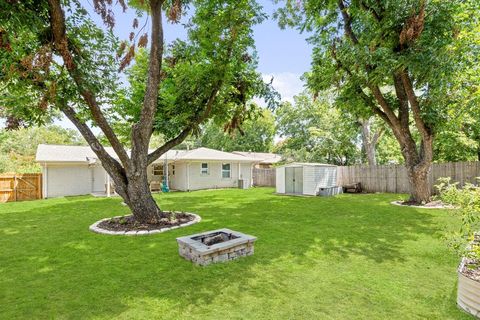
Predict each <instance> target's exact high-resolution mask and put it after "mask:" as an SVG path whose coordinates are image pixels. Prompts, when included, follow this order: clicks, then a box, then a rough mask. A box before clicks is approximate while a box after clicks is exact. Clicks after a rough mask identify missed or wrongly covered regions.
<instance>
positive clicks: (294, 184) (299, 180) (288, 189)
mask: <svg viewBox="0 0 480 320" xmlns="http://www.w3.org/2000/svg"><path fill="white" fill-rule="evenodd" d="M285 193H292V194H302V193H303V168H302V167H287V168H285Z"/></svg>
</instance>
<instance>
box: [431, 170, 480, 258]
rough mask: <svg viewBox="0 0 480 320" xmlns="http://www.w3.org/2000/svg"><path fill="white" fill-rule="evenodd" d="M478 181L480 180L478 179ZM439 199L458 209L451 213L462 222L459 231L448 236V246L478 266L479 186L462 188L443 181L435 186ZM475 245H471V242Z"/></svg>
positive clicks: (468, 184) (479, 249)
mask: <svg viewBox="0 0 480 320" xmlns="http://www.w3.org/2000/svg"><path fill="white" fill-rule="evenodd" d="M479 180H480V178H479ZM437 188H438V190H439V192H440V199H442V200H443V201H444V202H445V203H449V204H451V205H453V206H456V207H458V209H457V210H454V211H453V212H454V213H455V214H457V215H458V216H459V217H460V218H461V221H462V224H461V227H460V229H459V230H457V231H455V232H452V234H451V235H450V240H451V242H450V244H451V245H452V246H453V248H454V249H455V250H457V252H459V254H461V255H462V256H466V257H469V258H471V259H475V260H476V261H477V264H478V265H480V246H479V245H478V243H479V235H478V232H479V230H480V186H478V185H474V184H471V183H467V184H466V185H465V186H463V187H462V188H460V187H459V185H458V183H452V182H451V181H450V178H445V179H443V180H442V181H441V182H440V184H439V185H438V186H437ZM474 240H475V241H476V244H472V242H473V241H474Z"/></svg>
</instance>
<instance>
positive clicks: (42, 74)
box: [0, 0, 265, 223]
mask: <svg viewBox="0 0 480 320" xmlns="http://www.w3.org/2000/svg"><path fill="white" fill-rule="evenodd" d="M132 3H134V4H135V5H136V8H137V12H138V13H139V14H140V13H142V14H143V15H145V14H146V15H147V19H146V20H145V22H144V23H143V22H142V23H139V19H140V17H139V18H136V19H135V20H134V21H133V22H132V28H134V30H133V31H132V33H131V35H130V39H129V40H128V41H123V42H119V41H117V39H116V38H115V37H114V36H113V33H112V32H111V30H112V28H113V27H114V25H115V16H114V14H113V12H114V10H113V9H112V6H114V5H115V4H113V2H112V1H109V0H94V1H93V5H94V8H95V11H96V12H97V13H98V14H99V15H100V16H101V18H102V20H103V21H104V23H105V25H106V26H107V28H106V30H105V27H103V28H101V27H99V26H97V25H96V24H95V23H93V22H92V20H91V19H90V18H89V14H88V12H87V10H86V9H85V8H83V7H82V4H81V3H80V2H78V1H76V0H66V1H60V0H48V1H47V0H28V1H17V0H11V1H2V2H0V35H1V37H0V66H1V71H0V72H1V78H0V81H1V82H2V83H1V85H2V86H1V88H2V92H1V95H2V96H8V97H9V99H6V100H3V101H1V103H0V104H1V105H3V106H5V108H8V111H9V113H10V112H13V113H15V112H17V113H18V114H19V115H20V116H22V117H28V118H29V119H30V118H32V117H34V116H35V115H41V114H44V113H46V112H48V111H49V110H50V109H55V108H57V109H59V110H60V111H61V112H62V113H63V114H65V115H66V116H67V117H68V119H70V120H71V121H72V122H73V123H74V125H75V126H76V127H77V128H78V130H79V131H80V133H81V134H82V136H83V137H84V138H85V140H86V141H87V142H88V144H89V145H90V146H91V147H92V149H93V151H94V152H95V153H96V155H97V156H98V158H99V159H100V161H101V162H102V165H103V167H104V168H105V169H106V171H107V172H108V174H109V175H110V176H111V177H112V179H113V181H114V182H115V188H116V191H117V192H118V193H119V194H120V196H122V198H123V199H124V201H125V203H126V204H127V205H128V206H129V208H130V209H131V211H132V213H133V215H134V216H135V218H136V219H137V220H138V221H141V222H143V223H155V222H157V221H158V220H159V219H160V218H162V217H163V212H162V211H161V210H160V208H159V207H158V206H157V204H156V202H155V201H154V199H153V198H152V196H151V193H150V190H149V186H148V182H147V166H148V165H149V164H151V163H152V162H153V161H155V160H156V159H158V158H159V157H160V156H161V155H162V154H163V153H165V152H166V151H167V150H169V149H171V148H172V147H174V146H176V145H178V144H179V143H181V142H182V141H183V140H184V139H185V138H186V137H187V136H188V135H190V134H192V133H195V132H197V131H198V128H199V125H200V124H201V123H203V122H204V121H206V120H207V119H209V118H212V117H219V118H222V119H224V120H226V119H227V118H229V119H230V124H231V125H232V126H235V124H237V123H239V122H241V119H242V115H243V114H244V113H245V112H244V111H243V110H244V109H245V108H247V104H246V102H247V101H248V100H249V99H251V98H252V97H253V95H254V94H256V93H262V92H264V89H265V87H264V85H263V82H261V77H260V75H259V74H257V73H256V72H255V66H256V60H255V58H254V57H255V54H254V43H253V40H252V30H251V28H252V26H253V25H254V24H256V23H258V22H260V21H261V20H262V19H263V15H262V13H261V7H259V5H258V4H257V3H256V2H255V1H254V0H235V1H234V0H224V1H220V0H194V1H180V0H150V1H146V0H145V1H140V0H139V1H132ZM116 4H117V5H119V6H121V7H122V8H123V9H124V10H126V9H127V6H126V3H125V1H122V0H121V1H118V2H117V3H116ZM190 6H192V7H193V8H194V9H193V12H192V13H191V14H190V16H191V18H190V19H189V21H188V23H185V24H183V26H184V27H185V28H187V33H188V37H187V39H186V40H183V41H182V40H176V41H174V42H173V43H172V44H170V45H169V46H168V47H167V45H166V44H165V42H164V35H163V21H162V20H163V17H164V16H167V17H168V19H169V20H170V21H171V22H174V23H176V22H179V20H180V19H181V17H182V13H183V12H184V11H185V9H187V8H189V7H190ZM120 18H121V17H120ZM119 20H120V19H119ZM147 22H148V23H147ZM142 25H143V27H141V28H139V26H142ZM146 25H150V26H151V29H150V30H149V31H148V33H147V32H146V31H145V29H144V28H145V26H146ZM148 39H149V40H148ZM147 42H148V55H145V57H143V58H144V59H143V61H137V63H138V64H139V68H138V70H143V71H141V72H139V73H138V75H137V76H138V78H137V79H138V83H137V85H136V86H135V87H131V88H129V89H127V90H126V91H125V92H126V93H125V94H124V97H123V99H118V95H119V92H121V91H122V90H120V88H119V81H118V78H119V75H118V73H117V71H118V70H120V71H123V70H124V69H125V68H126V67H127V66H128V64H129V63H130V62H131V61H133V60H134V56H135V53H136V52H137V48H139V47H147ZM140 58H141V57H140ZM140 60H141V59H140ZM142 68H143V69H142ZM130 76H132V75H130ZM133 76H135V75H133ZM89 121H91V124H93V125H94V126H97V127H98V128H100V130H101V131H102V133H103V135H104V136H105V138H106V139H107V140H108V143H109V144H110V145H111V146H112V147H113V149H114V150H115V153H116V155H117V158H114V157H112V156H111V155H109V154H108V153H107V152H106V150H105V148H104V147H103V146H102V144H101V143H100V142H99V140H98V139H97V138H96V136H95V135H94V134H93V132H92V130H91V128H90V126H89V125H88V123H89ZM122 121H123V122H124V123H127V124H128V125H129V127H130V130H129V132H128V134H129V136H130V139H129V141H130V148H129V149H127V148H125V147H124V145H123V144H122V142H121V140H120V138H119V136H118V135H117V134H116V132H115V130H114V127H113V126H112V125H111V124H112V123H118V122H122ZM155 131H156V132H158V133H161V134H162V135H163V136H164V137H165V139H166V140H165V141H166V142H165V143H164V144H162V145H161V146H160V147H158V148H157V149H155V150H154V151H153V152H151V153H149V149H148V147H149V141H150V138H151V136H152V134H153V133H154V132H155Z"/></svg>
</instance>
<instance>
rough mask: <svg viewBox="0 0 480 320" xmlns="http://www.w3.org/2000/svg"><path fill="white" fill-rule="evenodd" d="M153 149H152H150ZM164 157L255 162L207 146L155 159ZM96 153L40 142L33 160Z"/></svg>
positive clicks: (91, 157) (88, 157)
mask: <svg viewBox="0 0 480 320" xmlns="http://www.w3.org/2000/svg"><path fill="white" fill-rule="evenodd" d="M105 150H106V151H107V152H108V153H109V154H110V155H111V156H112V157H114V158H117V159H118V157H117V155H116V153H115V151H114V150H113V148H112V147H105ZM151 151H153V150H151ZM165 158H167V159H169V160H174V161H180V160H191V161H194V160H218V161H246V162H255V161H257V160H255V159H253V158H248V157H244V156H241V155H237V154H233V153H229V152H223V151H219V150H214V149H208V148H198V149H193V150H190V151H187V150H169V151H168V152H167V153H165V154H163V155H162V156H161V157H160V158H159V159H158V160H157V161H158V162H159V161H163V160H165ZM97 159H98V157H97V155H96V154H95V153H94V152H93V150H92V149H91V148H90V147H89V146H65V145H49V144H40V145H38V148H37V155H36V158H35V160H36V161H37V162H41V163H42V162H71V163H73V162H85V163H87V162H95V161H96V160H97Z"/></svg>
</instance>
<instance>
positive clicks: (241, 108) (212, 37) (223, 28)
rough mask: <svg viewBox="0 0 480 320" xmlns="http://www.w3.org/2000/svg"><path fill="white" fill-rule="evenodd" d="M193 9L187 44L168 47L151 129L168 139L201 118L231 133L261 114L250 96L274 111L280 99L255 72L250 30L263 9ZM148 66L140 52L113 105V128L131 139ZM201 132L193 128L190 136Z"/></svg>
mask: <svg viewBox="0 0 480 320" xmlns="http://www.w3.org/2000/svg"><path fill="white" fill-rule="evenodd" d="M193 4H194V6H195V11H194V12H193V16H192V17H191V19H190V21H189V23H188V24H187V25H186V26H187V31H188V39H187V40H185V41H183V40H179V39H177V40H175V41H174V42H173V43H171V44H170V45H169V46H168V47H167V50H166V54H165V56H166V57H165V59H164V62H163V70H162V77H163V81H162V83H161V85H160V90H159V101H158V107H157V112H156V114H155V123H154V130H155V133H156V134H161V135H162V136H163V137H164V138H165V139H166V140H168V139H170V138H172V137H175V136H176V135H177V134H179V132H180V131H182V130H183V128H185V127H188V126H189V125H192V124H194V125H195V124H196V123H197V122H198V121H199V119H201V118H202V117H204V115H205V116H206V117H205V118H206V119H208V118H212V119H213V121H214V122H216V123H220V124H225V123H228V124H229V125H227V128H228V129H231V130H230V131H232V132H233V131H235V129H237V128H238V127H241V126H242V123H243V120H244V119H247V118H253V117H256V116H257V115H258V114H259V109H258V108H255V106H254V105H253V104H251V103H250V100H251V99H252V98H253V97H254V96H257V97H261V98H264V99H265V100H266V101H267V103H268V105H269V107H272V108H273V107H275V105H276V100H277V98H278V94H277V93H276V92H275V91H273V89H272V87H271V86H270V85H268V84H265V83H264V82H263V80H262V78H261V75H260V74H259V73H258V72H257V71H256V67H257V58H256V53H255V49H254V42H253V34H252V30H251V27H252V26H253V25H254V24H257V23H259V22H261V21H262V20H263V19H264V16H263V14H262V13H261V7H260V6H258V5H257V4H256V3H255V2H254V1H194V2H193ZM147 66H148V56H147V54H146V52H145V51H144V50H140V51H139V52H137V54H136V56H135V64H134V65H133V66H132V67H131V68H129V69H128V70H127V77H128V82H129V85H130V86H129V87H128V88H126V89H125V90H122V92H121V93H120V95H119V98H118V99H117V101H116V103H115V107H114V109H113V111H114V116H115V117H117V118H116V123H115V126H116V128H117V131H118V132H120V133H121V135H123V136H127V137H128V136H129V135H130V133H129V132H130V129H131V125H132V123H134V122H136V121H137V120H138V118H139V115H140V108H141V102H142V101H143V97H144V93H145V80H146V77H147ZM212 98H214V101H213V103H212V105H211V106H209V107H208V106H207V105H208V104H209V103H210V102H209V101H211V100H212ZM207 110H208V111H207ZM199 129H200V128H199V126H198V124H197V125H196V129H195V130H194V134H198V133H199Z"/></svg>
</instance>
